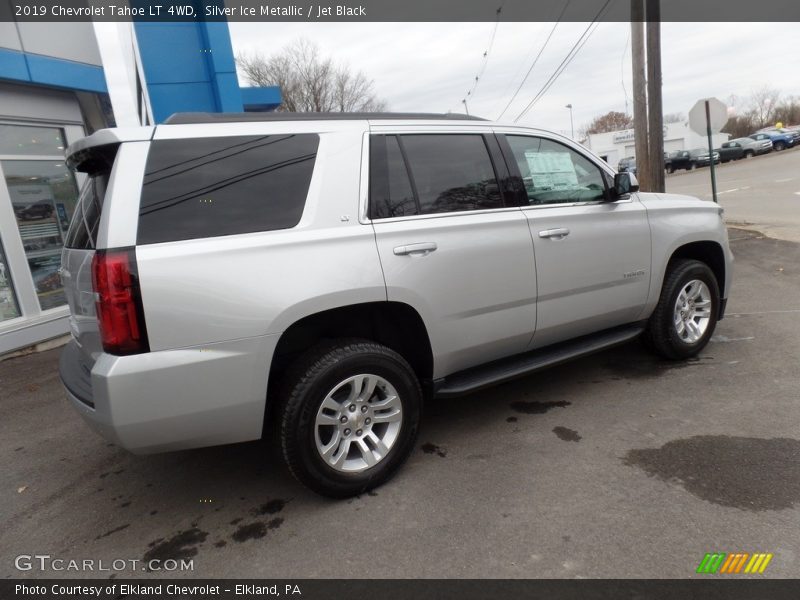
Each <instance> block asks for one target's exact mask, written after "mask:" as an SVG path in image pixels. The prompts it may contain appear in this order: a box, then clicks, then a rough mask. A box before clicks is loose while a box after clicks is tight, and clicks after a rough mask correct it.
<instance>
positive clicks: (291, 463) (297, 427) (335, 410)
mask: <svg viewBox="0 0 800 600" xmlns="http://www.w3.org/2000/svg"><path fill="white" fill-rule="evenodd" d="M283 388H284V389H283V400H284V405H283V414H282V416H281V447H282V450H283V456H284V459H285V460H286V464H287V465H288V467H289V470H290V471H291V472H292V474H293V475H294V476H295V477H296V478H297V479H298V480H299V481H300V482H301V483H302V484H304V485H305V486H306V487H308V488H310V489H311V490H313V491H315V492H317V493H319V494H322V495H324V496H330V497H334V498H346V497H348V496H354V495H356V494H361V493H363V492H366V491H368V490H370V489H372V488H374V487H377V486H378V485H380V484H381V483H383V482H385V481H387V480H388V479H389V478H391V477H392V475H394V473H395V472H396V471H397V469H398V468H399V467H400V466H401V465H402V464H403V462H404V461H405V460H406V458H408V456H409V454H410V453H411V451H412V449H413V447H414V442H415V440H416V435H417V428H418V426H419V420H420V413H421V409H422V391H421V389H420V385H419V382H418V380H417V377H416V375H415V374H414V371H413V370H412V368H411V367H410V366H409V364H408V363H407V362H406V360H405V359H404V358H403V357H402V356H400V355H399V354H397V353H396V352H394V351H393V350H391V349H389V348H387V347H385V346H381V345H380V344H376V343H373V342H369V341H365V340H342V341H338V342H334V343H329V344H325V345H322V346H319V347H317V348H315V349H313V350H311V351H309V353H307V354H306V355H305V356H303V357H301V358H300V359H299V360H298V361H297V362H296V363H295V364H294V366H293V367H292V369H291V370H290V372H289V373H288V374H287V377H286V380H285V382H284V386H283Z"/></svg>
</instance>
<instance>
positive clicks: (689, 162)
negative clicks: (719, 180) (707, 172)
mask: <svg viewBox="0 0 800 600" xmlns="http://www.w3.org/2000/svg"><path fill="white" fill-rule="evenodd" d="M710 162H711V161H710V160H709V157H708V150H704V149H703V148H695V149H694V150H676V151H675V152H672V153H671V154H670V155H669V158H667V159H666V160H665V161H664V167H665V168H666V169H667V171H669V172H670V173H674V172H675V171H678V170H680V169H686V170H687V171H691V170H692V169H696V168H697V167H707V166H708V165H709V163H710ZM717 163H719V152H716V151H715V152H714V164H717Z"/></svg>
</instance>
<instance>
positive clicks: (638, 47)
mask: <svg viewBox="0 0 800 600" xmlns="http://www.w3.org/2000/svg"><path fill="white" fill-rule="evenodd" d="M631 64H632V67H633V132H634V140H635V144H636V177H637V179H638V180H639V187H640V189H641V190H642V191H643V192H649V191H651V189H652V188H651V185H650V173H651V168H650V153H649V148H648V135H647V87H646V86H647V84H646V80H645V54H644V0H631Z"/></svg>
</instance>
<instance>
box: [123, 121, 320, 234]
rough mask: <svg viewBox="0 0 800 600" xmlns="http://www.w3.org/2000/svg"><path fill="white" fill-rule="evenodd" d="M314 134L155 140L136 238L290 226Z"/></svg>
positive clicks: (312, 155) (300, 201)
mask: <svg viewBox="0 0 800 600" xmlns="http://www.w3.org/2000/svg"><path fill="white" fill-rule="evenodd" d="M318 146H319V136H318V135H315V134H299V135H298V134H288V135H268V136H246V137H245V136H236V137H215V138H192V139H185V140H157V141H154V142H152V144H151V145H150V154H149V155H148V157H147V166H146V167H145V177H144V185H143V186H142V199H141V203H140V205H139V231H138V240H137V241H138V243H139V244H155V243H158V242H168V241H176V240H190V239H195V238H206V237H216V236H223V235H234V234H238V233H253V232H257V231H271V230H275V229H288V228H291V227H294V226H295V225H297V223H298V222H299V221H300V217H301V216H302V214H303V208H304V207H305V201H306V196H307V195H308V187H309V185H310V183H311V174H312V172H313V170H314V161H315V159H316V155H317V148H318Z"/></svg>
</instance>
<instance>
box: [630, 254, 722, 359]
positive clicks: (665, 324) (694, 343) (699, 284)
mask: <svg viewBox="0 0 800 600" xmlns="http://www.w3.org/2000/svg"><path fill="white" fill-rule="evenodd" d="M719 298H720V295H719V285H718V283H717V278H716V277H715V276H714V272H713V271H712V270H711V269H710V268H709V267H708V265H706V264H705V263H702V262H700V261H699V260H687V259H681V260H676V261H674V262H672V263H670V266H669V267H668V269H667V273H666V276H665V277H664V285H663V286H662V288H661V297H660V298H659V300H658V304H657V305H656V309H655V311H653V314H652V316H651V317H650V320H649V321H648V324H647V329H646V330H645V332H644V337H645V341H646V342H647V345H648V346H650V347H651V348H652V349H653V350H655V352H657V353H658V354H660V355H661V356H663V357H664V358H668V359H672V360H679V359H685V358H690V357H692V356H694V355H696V354H697V353H698V352H700V351H701V350H702V349H703V348H705V346H706V344H708V340H709V339H711V336H712V335H713V334H714V328H715V327H716V325H717V317H718V315H719V306H720V299H719Z"/></svg>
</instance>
